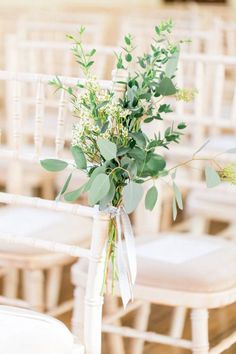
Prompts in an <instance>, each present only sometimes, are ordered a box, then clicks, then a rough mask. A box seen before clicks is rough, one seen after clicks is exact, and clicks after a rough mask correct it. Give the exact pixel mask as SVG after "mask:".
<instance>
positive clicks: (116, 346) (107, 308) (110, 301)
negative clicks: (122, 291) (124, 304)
mask: <svg viewBox="0 0 236 354" xmlns="http://www.w3.org/2000/svg"><path fill="white" fill-rule="evenodd" d="M118 301H119V299H118V297H114V296H106V297H105V301H104V313H105V314H106V315H112V314H114V313H116V311H117V309H118V307H119V305H118ZM114 324H115V325H117V326H120V325H121V321H120V320H118V321H116V322H115V323H114ZM107 338H108V345H109V349H110V353H112V354H124V353H125V347H124V339H123V337H122V336H119V335H117V334H107Z"/></svg>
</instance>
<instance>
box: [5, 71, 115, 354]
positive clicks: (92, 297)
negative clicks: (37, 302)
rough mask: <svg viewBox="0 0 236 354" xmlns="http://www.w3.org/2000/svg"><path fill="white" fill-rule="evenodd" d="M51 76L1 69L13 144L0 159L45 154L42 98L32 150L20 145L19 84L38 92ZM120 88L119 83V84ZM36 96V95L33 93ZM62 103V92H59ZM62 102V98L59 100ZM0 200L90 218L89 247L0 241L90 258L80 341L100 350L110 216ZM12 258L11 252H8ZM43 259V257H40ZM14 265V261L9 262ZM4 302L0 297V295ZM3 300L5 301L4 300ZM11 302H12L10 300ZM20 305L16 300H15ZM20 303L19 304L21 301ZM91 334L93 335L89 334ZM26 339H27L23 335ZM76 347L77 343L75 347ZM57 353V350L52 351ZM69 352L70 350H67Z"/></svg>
mask: <svg viewBox="0 0 236 354" xmlns="http://www.w3.org/2000/svg"><path fill="white" fill-rule="evenodd" d="M51 78H52V77H51V76H47V75H32V74H16V73H10V72H4V71H0V81H1V82H7V81H10V82H12V85H13V86H12V87H13V102H12V104H13V127H12V144H11V145H10V146H4V145H1V146H0V156H1V159H7V161H9V163H10V161H11V162H12V163H13V164H14V163H17V161H26V162H39V159H40V158H43V157H45V156H44V155H43V154H42V147H43V138H44V134H43V130H42V124H43V119H44V116H43V115H42V114H41V113H42V110H41V106H42V105H43V100H42V99H40V100H39V99H36V114H35V118H34V120H35V131H34V147H35V149H34V151H33V152H32V153H31V154H30V153H25V152H24V150H23V146H22V140H21V138H22V131H21V118H22V117H21V114H20V110H19V105H20V101H21V97H20V86H21V85H22V84H24V83H33V84H35V85H36V87H37V92H41V89H42V85H47V84H48V81H49V80H50V79H51ZM61 80H62V81H63V82H64V83H66V84H69V85H73V84H76V83H77V81H78V80H77V79H69V78H63V77H62V78H61ZM100 84H101V86H102V87H103V88H111V82H105V81H103V82H100ZM118 87H119V84H118ZM36 97H38V95H37V96H36ZM62 98H63V102H64V95H63V93H62ZM60 102H61V101H60ZM63 107H64V104H63V106H62V105H60V104H59V115H58V120H57V129H56V131H55V144H54V152H53V154H52V156H51V157H57V158H58V157H60V156H61V154H62V151H63V148H64V142H65V136H64V126H65V121H64V115H63V114H62V112H61V110H62V109H63ZM0 202H1V203H3V204H7V205H17V206H28V207H32V208H41V209H46V210H55V211H57V212H58V213H60V212H64V213H69V214H74V215H81V216H84V217H88V218H92V219H93V225H94V226H93V234H92V243H91V250H89V249H85V248H81V247H79V246H76V245H67V244H62V243H59V242H57V240H56V239H55V240H53V241H51V240H42V239H34V238H30V237H25V236H19V235H18V236H17V230H16V234H5V235H0V239H1V240H5V241H7V242H9V243H13V244H23V245H27V246H31V247H36V248H37V247H38V248H41V249H42V248H43V249H45V251H47V252H49V251H50V252H56V253H60V254H61V253H64V254H66V255H68V256H70V257H82V258H83V257H85V258H88V259H89V264H90V265H89V270H88V282H87V287H86V293H85V299H84V303H85V313H84V316H85V317H84V321H85V322H84V324H85V330H84V334H83V335H82V337H83V342H82V343H83V344H84V346H85V352H86V353H88V354H100V353H101V311H102V304H103V297H102V296H101V284H102V279H103V274H104V262H105V258H104V249H105V244H106V240H107V232H108V221H109V215H108V214H105V213H100V212H99V211H98V210H97V209H95V208H90V207H85V206H80V205H71V204H67V203H61V202H55V201H50V200H44V199H40V198H34V197H27V196H21V195H17V194H10V193H4V192H1V193H0ZM10 256H11V257H12V255H10ZM51 257H52V256H51ZM32 261H33V259H32ZM42 262H43V257H42ZM12 264H13V263H12ZM1 300H2V301H3V298H1ZM6 302H7V303H9V302H8V300H7V299H6ZM12 302H13V301H12ZM16 304H18V305H19V303H17V302H16ZM21 305H22V304H21ZM91 333H93V335H92V336H91ZM26 340H27V338H26ZM75 349H76V346H75ZM55 354H56V353H55ZM68 354H71V353H68Z"/></svg>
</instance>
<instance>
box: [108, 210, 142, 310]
mask: <svg viewBox="0 0 236 354" xmlns="http://www.w3.org/2000/svg"><path fill="white" fill-rule="evenodd" d="M109 213H110V215H111V219H110V225H109V235H108V243H107V251H106V262H105V269H104V281H103V287H102V293H104V292H105V288H106V285H107V283H108V277H109V266H110V263H111V264H112V276H111V288H112V294H114V290H115V285H116V281H118V284H119V288H120V293H121V298H122V302H123V305H124V307H126V306H127V304H128V303H129V301H130V300H131V301H132V300H133V287H134V284H135V280H136V275H137V261H136V253H135V239H134V234H133V230H132V226H131V223H130V219H129V216H128V214H127V213H126V211H125V209H124V208H123V207H119V208H115V207H112V208H110V210H109Z"/></svg>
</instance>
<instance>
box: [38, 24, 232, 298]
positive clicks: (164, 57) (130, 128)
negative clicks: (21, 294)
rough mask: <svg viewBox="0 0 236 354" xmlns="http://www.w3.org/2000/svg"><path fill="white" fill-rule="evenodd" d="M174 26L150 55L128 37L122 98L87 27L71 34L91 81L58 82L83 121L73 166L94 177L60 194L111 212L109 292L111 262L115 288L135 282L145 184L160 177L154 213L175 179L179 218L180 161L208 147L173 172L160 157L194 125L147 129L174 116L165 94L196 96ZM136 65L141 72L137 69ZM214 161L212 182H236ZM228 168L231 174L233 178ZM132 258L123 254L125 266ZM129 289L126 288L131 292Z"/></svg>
mask: <svg viewBox="0 0 236 354" xmlns="http://www.w3.org/2000/svg"><path fill="white" fill-rule="evenodd" d="M172 26H173V25H172V22H171V21H167V22H163V23H161V24H160V25H159V26H156V27H155V32H154V38H153V43H152V44H151V45H150V52H149V53H145V54H143V55H142V56H140V57H139V56H135V55H134V49H135V47H134V44H133V38H132V37H131V35H127V36H125V38H124V42H125V45H124V47H123V48H122V51H121V53H119V54H116V57H117V70H118V73H119V71H123V74H124V75H123V77H124V78H125V79H123V80H122V81H119V82H118V84H119V85H124V86H123V87H124V94H123V95H122V96H121V97H117V95H116V93H115V92H113V91H112V90H111V91H109V90H103V89H101V87H100V85H99V82H98V81H96V78H94V77H93V75H92V67H93V64H94V59H93V58H94V55H95V53H96V50H95V49H93V50H91V51H89V52H86V51H85V50H84V47H83V44H82V37H83V33H84V30H85V29H84V28H81V29H80V31H79V33H78V37H74V36H68V38H69V39H70V40H72V41H73V44H74V45H73V49H72V50H73V53H74V55H75V58H76V60H77V62H78V64H79V65H80V67H81V68H82V70H83V72H84V74H85V83H83V84H81V82H78V84H77V85H76V86H75V87H66V86H64V85H63V83H62V82H61V80H60V78H59V77H56V78H55V79H54V80H53V81H52V82H51V84H52V85H53V86H55V87H56V89H57V90H60V89H62V90H65V91H66V92H67V93H68V96H69V100H70V102H71V104H72V107H73V114H74V115H75V117H77V119H78V122H77V123H76V124H75V125H74V127H73V131H72V143H71V151H72V155H73V158H74V163H73V165H72V167H73V168H74V169H79V170H81V171H83V172H84V173H85V174H86V175H87V176H88V180H87V181H86V183H84V184H83V185H82V186H78V189H76V190H74V191H71V192H67V188H68V186H69V183H70V180H71V176H72V173H70V174H69V176H68V179H67V180H66V182H65V184H64V186H63V188H62V190H61V192H60V195H59V197H61V196H63V197H64V199H65V200H66V201H69V202H73V201H75V200H77V199H78V198H79V197H80V196H81V194H82V193H88V202H89V204H90V205H91V206H94V205H99V209H100V210H107V211H110V212H111V215H112V216H113V217H111V220H110V227H109V235H108V242H107V253H106V267H105V270H104V284H103V290H102V291H104V290H105V284H106V281H107V277H108V269H109V265H110V263H111V264H112V289H113V290H114V286H115V281H116V280H117V279H119V278H120V277H121V276H122V278H124V273H127V274H126V276H125V278H126V280H125V282H126V285H125V286H126V287H127V284H129V285H130V284H132V283H134V280H135V274H136V264H135V259H134V255H133V252H134V250H133V248H134V243H133V240H132V235H131V234H132V232H131V228H130V225H129V222H128V219H127V214H126V213H128V214H129V213H131V212H133V211H134V210H135V209H136V207H137V206H138V204H139V202H140V200H141V199H142V197H143V193H144V189H143V186H142V185H143V183H145V182H147V181H152V186H151V187H150V188H149V189H148V190H147V191H146V195H145V207H146V208H147V209H149V210H152V209H153V208H154V207H155V204H156V202H157V199H158V190H157V186H156V181H157V179H160V178H164V177H166V176H168V175H169V176H171V178H172V180H173V181H172V185H173V192H174V194H173V195H174V198H173V215H174V218H176V214H177V206H178V207H179V208H180V209H182V208H183V203H182V198H181V192H180V190H179V188H178V187H177V185H176V183H175V181H174V175H175V171H176V169H177V168H178V167H179V166H180V165H184V164H187V163H190V162H191V161H192V160H197V159H198V158H197V153H198V152H199V151H200V150H201V148H200V149H199V150H198V151H197V152H196V153H195V154H194V156H193V157H192V159H190V160H188V161H186V162H184V163H181V164H180V165H177V166H175V167H172V168H170V169H168V168H167V164H166V160H165V158H164V156H163V155H162V154H160V150H161V149H160V148H165V149H170V148H171V146H172V144H176V143H179V142H180V139H181V136H182V134H183V131H184V129H185V128H186V124H185V123H184V122H183V123H180V124H178V125H177V126H175V125H174V124H171V125H170V126H169V127H168V128H167V129H166V130H165V131H164V133H161V132H157V133H155V134H154V135H153V136H152V137H150V136H147V135H146V134H145V133H144V132H143V130H142V128H143V126H144V125H145V124H148V123H150V122H152V121H154V120H157V121H158V120H163V119H165V115H166V114H168V113H169V112H172V108H171V106H170V105H169V104H166V103H163V102H161V101H162V100H163V98H165V97H166V96H175V98H176V99H177V100H180V99H183V100H185V101H189V100H191V99H192V98H193V97H194V94H195V90H187V89H183V88H178V87H177V86H176V83H175V74H176V70H177V66H178V58H179V52H180V46H181V42H178V43H175V42H172V41H171V39H170V33H171V31H172ZM131 66H132V67H134V69H130V67H131ZM125 73H126V74H125ZM208 162H209V164H207V165H206V168H205V175H206V180H207V185H208V186H209V187H213V186H215V185H217V184H219V183H220V181H221V179H227V178H228V179H229V180H231V181H233V178H234V182H235V175H234V177H232V170H231V177H230V178H229V173H228V172H227V171H226V169H223V170H222V171H219V168H218V165H217V164H216V161H215V160H214V158H212V159H208ZM41 164H42V166H43V167H44V168H45V169H47V170H49V171H61V170H64V169H65V168H66V167H67V166H68V163H67V162H66V161H62V160H55V159H47V160H43V161H41ZM214 166H215V168H214ZM227 168H229V167H227ZM225 173H226V174H227V173H228V174H227V176H228V177H227V176H225ZM112 211H113V212H112ZM118 213H121V214H120V215H121V218H122V222H123V227H124V230H123V231H124V233H125V234H126V235H128V236H127V238H126V245H127V257H128V261H127V262H126V263H128V269H127V272H126V271H124V266H122V264H121V263H122V257H124V252H123V251H122V248H121V247H122V242H121V235H120V234H121V231H120V225H119V224H120V221H119V218H117V215H118ZM120 215H119V216H120ZM117 245H118V246H117ZM122 252H123V255H122ZM124 263H125V261H124V259H123V265H124ZM121 273H122V275H121ZM123 281H124V279H123ZM121 290H122V289H121ZM124 292H125V290H124V291H123V294H124ZM123 300H124V302H127V301H128V300H129V296H128V295H127V296H126V299H125V295H124V296H123Z"/></svg>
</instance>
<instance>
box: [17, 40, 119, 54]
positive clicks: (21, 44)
mask: <svg viewBox="0 0 236 354" xmlns="http://www.w3.org/2000/svg"><path fill="white" fill-rule="evenodd" d="M16 46H17V47H18V48H30V49H32V48H37V49H41V48H42V49H43V48H45V47H47V48H50V49H67V48H68V49H70V48H71V47H72V45H71V43H68V42H64V41H60V42H59V41H54V42H53V41H44V40H32V39H28V40H25V39H24V40H20V41H16ZM94 47H96V51H97V53H99V52H102V53H107V54H110V53H113V52H114V51H118V50H119V51H120V50H121V49H120V48H119V47H117V46H106V45H93V44H86V45H85V46H84V49H85V50H90V49H93V48H94Z"/></svg>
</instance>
